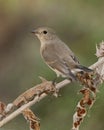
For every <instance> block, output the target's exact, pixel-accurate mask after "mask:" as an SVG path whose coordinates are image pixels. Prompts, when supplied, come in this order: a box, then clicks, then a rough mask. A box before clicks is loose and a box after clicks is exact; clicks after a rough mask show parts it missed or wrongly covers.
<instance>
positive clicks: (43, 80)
mask: <svg viewBox="0 0 104 130" xmlns="http://www.w3.org/2000/svg"><path fill="white" fill-rule="evenodd" d="M39 78H40V79H41V81H42V82H46V81H47V80H46V79H45V78H43V77H41V76H39Z"/></svg>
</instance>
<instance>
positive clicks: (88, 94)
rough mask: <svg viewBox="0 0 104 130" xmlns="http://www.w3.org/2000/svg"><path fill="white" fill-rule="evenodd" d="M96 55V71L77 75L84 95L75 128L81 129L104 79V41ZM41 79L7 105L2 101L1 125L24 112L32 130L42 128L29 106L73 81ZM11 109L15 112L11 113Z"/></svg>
mask: <svg viewBox="0 0 104 130" xmlns="http://www.w3.org/2000/svg"><path fill="white" fill-rule="evenodd" d="M96 56H97V57H98V58H99V59H98V61H97V62H96V63H95V64H93V65H91V66H90V68H91V69H93V70H94V71H95V73H94V74H93V75H92V74H91V75H88V74H84V76H83V75H80V74H78V75H77V77H78V79H79V80H80V81H81V83H82V86H83V85H84V88H82V89H81V90H80V92H81V93H82V94H83V97H82V99H81V100H80V101H79V102H78V105H77V110H76V112H75V114H74V116H73V130H79V126H80V124H81V122H82V121H83V119H84V117H85V115H86V114H87V108H86V105H87V106H88V107H89V108H90V107H91V106H92V105H93V103H94V102H95V99H96V98H95V97H96V92H97V91H96V90H97V89H98V86H99V84H101V83H102V82H103V80H104V42H102V43H101V44H100V45H99V47H97V46H96ZM41 80H42V83H41V84H38V85H36V86H34V87H32V88H30V89H29V90H27V91H26V92H24V93H23V94H21V95H20V96H19V97H18V98H16V100H14V101H13V102H12V103H10V104H8V105H5V104H4V103H2V102H0V120H1V121H0V127H2V126H3V125H4V124H6V123H7V122H9V121H10V120H12V119H13V118H15V117H16V116H18V115H19V114H21V113H22V114H23V115H24V117H25V118H26V120H28V121H29V124H30V129H31V130H40V123H39V119H38V118H37V117H36V116H35V115H34V114H33V112H32V111H31V110H30V109H28V108H30V107H31V106H32V105H34V104H35V103H37V102H39V101H40V100H42V99H43V98H45V97H46V96H47V95H48V94H53V95H54V96H56V97H57V93H58V91H59V89H60V88H62V87H64V86H66V85H67V84H69V83H70V82H71V81H70V80H67V79H65V80H63V81H61V82H60V83H57V84H53V83H52V81H47V80H45V79H43V78H41ZM11 111H13V112H12V113H11Z"/></svg>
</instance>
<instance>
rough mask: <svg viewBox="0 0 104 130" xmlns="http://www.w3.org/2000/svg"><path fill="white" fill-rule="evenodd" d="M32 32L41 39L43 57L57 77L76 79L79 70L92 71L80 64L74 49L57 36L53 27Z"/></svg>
mask: <svg viewBox="0 0 104 130" xmlns="http://www.w3.org/2000/svg"><path fill="white" fill-rule="evenodd" d="M31 33H33V34H35V35H36V36H37V38H38V39H39V40H40V43H41V45H40V54H41V57H42V58H43V60H44V61H45V63H46V64H47V65H48V66H49V67H50V68H51V69H52V70H53V71H54V72H55V73H56V75H57V77H59V76H61V77H64V78H69V79H70V80H72V81H75V80H76V73H77V72H87V73H89V72H92V70H91V69H90V68H87V67H85V66H83V65H81V64H80V62H79V60H78V59H77V57H76V56H75V54H74V53H73V51H72V50H71V49H70V48H69V47H68V45H67V44H65V43H64V42H63V41H62V40H61V39H60V38H59V37H58V36H57V34H56V32H55V31H54V30H53V29H52V28H49V27H38V28H37V29H34V30H32V32H31Z"/></svg>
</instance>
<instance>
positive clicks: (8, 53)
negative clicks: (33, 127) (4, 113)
mask: <svg viewBox="0 0 104 130" xmlns="http://www.w3.org/2000/svg"><path fill="white" fill-rule="evenodd" d="M39 26H48V27H52V28H54V29H55V30H56V32H57V34H58V36H59V37H60V38H61V39H62V40H63V41H65V42H66V43H67V45H68V46H70V48H71V49H72V50H73V51H74V53H75V54H76V55H77V56H78V58H79V60H80V62H81V63H82V64H83V65H85V66H89V65H91V64H93V63H95V62H96V61H97V58H96V56H95V51H96V50H95V45H96V44H97V43H99V42H101V41H102V40H104V1H103V0H99V1H98V0H87V1H86V0H64V1H63V0H55V1H53V0H41V1H40V0H0V101H4V102H6V103H9V102H12V101H13V100H14V99H15V98H16V97H17V96H18V95H20V94H21V93H22V92H24V91H25V90H27V89H29V88H30V87H32V86H34V85H36V84H38V83H40V82H41V81H40V79H39V78H38V76H43V77H45V78H46V79H48V80H52V79H54V78H55V76H56V75H55V73H54V72H53V71H51V70H50V69H49V68H48V67H47V66H46V64H45V63H44V62H43V60H42V59H41V57H40V53H39V48H40V44H39V40H37V38H36V37H34V36H33V34H31V33H30V32H31V30H33V29H35V28H37V27H39ZM80 89H81V86H80V85H79V84H76V83H73V84H70V85H68V86H67V87H64V88H63V89H61V91H60V94H61V96H60V97H59V98H57V99H55V98H54V97H50V96H49V97H47V98H45V99H44V100H42V101H41V102H39V103H37V104H36V105H34V106H33V107H32V110H33V111H34V112H35V113H36V115H37V116H38V117H39V118H40V119H41V129H42V130H69V129H71V127H72V117H73V114H74V112H75V107H76V105H77V102H78V101H79V99H80V98H81V95H80V94H77V93H78V90H80ZM103 91H104V88H103V87H101V88H100V93H98V95H97V101H96V103H95V104H94V106H93V108H92V109H91V110H90V111H89V112H88V115H87V117H86V118H85V120H84V122H83V124H82V125H81V128H80V130H83V129H84V130H91V129H93V128H94V129H95V130H103V129H104V100H103V99H104V92H103ZM18 129H19V130H22V129H24V130H29V128H28V125H27V122H26V121H25V120H24V118H23V116H22V115H20V116H18V117H17V118H15V119H14V120H12V121H11V122H10V123H8V124H6V125H5V126H4V127H3V128H0V130H18Z"/></svg>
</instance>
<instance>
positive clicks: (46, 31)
mask: <svg viewBox="0 0 104 130" xmlns="http://www.w3.org/2000/svg"><path fill="white" fill-rule="evenodd" d="M32 33H33V34H35V35H36V36H37V37H38V39H39V40H40V41H41V42H48V41H50V40H54V39H55V38H56V37H57V36H56V33H55V31H54V30H53V29H51V28H48V27H39V28H37V29H35V30H33V31H32Z"/></svg>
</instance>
